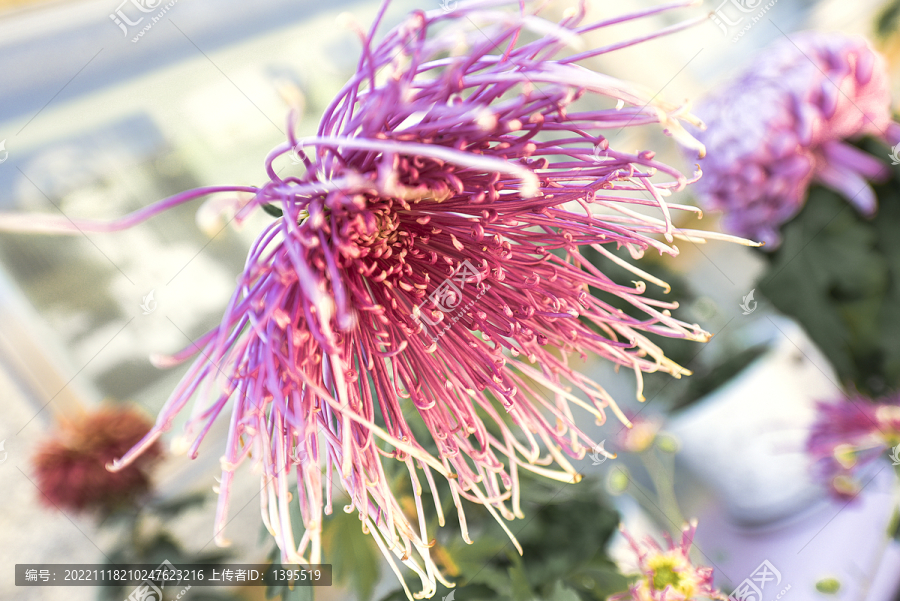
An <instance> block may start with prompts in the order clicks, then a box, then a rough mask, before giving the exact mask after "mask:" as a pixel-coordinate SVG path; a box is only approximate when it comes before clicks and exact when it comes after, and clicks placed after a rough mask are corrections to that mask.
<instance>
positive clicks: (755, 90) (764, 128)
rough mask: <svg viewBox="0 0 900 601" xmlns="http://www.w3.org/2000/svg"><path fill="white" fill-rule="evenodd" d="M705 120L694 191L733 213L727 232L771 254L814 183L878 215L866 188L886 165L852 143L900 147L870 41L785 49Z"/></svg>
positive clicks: (714, 105)
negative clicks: (875, 140) (871, 140)
mask: <svg viewBox="0 0 900 601" xmlns="http://www.w3.org/2000/svg"><path fill="white" fill-rule="evenodd" d="M697 114H698V115H700V117H701V118H703V119H704V121H705V122H706V125H707V128H706V131H704V132H702V133H701V134H699V135H698V136H697V137H698V139H699V140H700V141H701V142H703V143H704V144H705V145H706V148H707V150H708V151H709V156H708V157H706V159H705V160H703V161H701V163H700V166H701V168H702V169H703V178H702V179H701V180H700V182H699V183H698V185H697V186H696V188H695V191H696V192H697V194H698V196H699V198H700V200H701V202H702V203H703V204H704V205H705V206H707V207H709V208H711V209H717V210H721V211H722V212H723V213H724V226H725V228H726V229H727V230H729V231H732V232H734V233H736V234H738V235H740V236H746V237H749V238H752V239H754V240H759V241H762V242H765V243H766V244H767V245H769V246H770V247H777V246H778V244H779V243H780V236H779V227H780V226H781V225H782V224H783V223H785V222H787V221H789V220H790V219H791V218H792V217H793V216H794V215H796V214H797V213H798V212H799V211H800V208H801V207H802V206H803V203H804V201H805V199H806V191H807V188H808V187H809V185H810V183H811V182H813V181H818V182H821V183H823V184H825V185H827V186H829V187H831V188H834V189H835V190H837V191H839V192H840V193H841V194H842V195H843V196H845V197H846V198H847V199H848V200H849V201H850V203H851V204H852V205H853V206H854V207H856V209H857V210H859V211H860V212H861V213H862V214H864V215H872V214H873V213H874V212H875V210H876V209H877V202H876V199H875V194H874V192H873V191H872V189H871V188H870V187H869V185H868V184H867V183H866V180H867V179H870V180H878V179H879V178H882V177H886V176H887V175H888V173H889V172H888V169H887V164H886V162H885V161H884V160H878V159H876V158H875V157H873V156H871V155H869V154H867V153H864V152H862V151H860V150H859V149H857V148H855V147H853V146H851V145H849V144H847V143H846V142H845V140H848V139H854V138H858V137H860V136H863V135H874V136H879V137H882V138H883V139H885V140H886V141H888V142H889V143H890V144H892V145H893V144H896V143H900V126H898V125H897V124H895V123H893V122H892V121H891V95H890V79H889V77H888V72H887V68H886V66H885V62H884V59H883V58H882V57H881V56H880V55H879V54H877V53H876V52H875V51H874V50H872V48H871V47H870V46H869V45H868V43H867V42H866V41H865V40H864V39H862V38H856V37H848V36H844V35H840V34H825V33H803V34H798V35H795V36H793V37H792V38H791V39H790V40H787V39H785V40H781V41H780V42H778V43H776V44H775V45H773V46H772V47H771V48H769V49H767V50H766V51H765V52H760V53H758V54H757V55H755V56H754V59H753V62H752V64H751V65H750V67H749V68H748V70H747V71H746V72H744V73H743V74H742V75H740V76H739V77H738V78H737V79H736V80H735V81H734V82H732V83H731V84H729V85H727V86H726V87H725V88H723V89H722V90H721V91H719V92H717V93H715V94H714V95H713V96H711V97H710V98H708V99H706V100H705V101H704V102H703V103H702V104H701V105H699V106H698V108H697ZM886 158H887V157H885V159H886Z"/></svg>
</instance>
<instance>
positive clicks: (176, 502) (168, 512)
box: [147, 492, 209, 518]
mask: <svg viewBox="0 0 900 601" xmlns="http://www.w3.org/2000/svg"><path fill="white" fill-rule="evenodd" d="M208 498H209V495H208V494H207V493H205V492H195V493H190V494H186V495H182V496H180V497H175V498H174V499H169V500H166V501H161V502H157V503H154V504H152V505H150V506H148V507H147V509H149V510H150V511H153V512H154V513H156V514H158V515H159V516H160V517H166V518H173V517H175V516H177V515H178V514H179V513H181V512H183V511H187V510H188V509H191V508H193V507H199V506H201V505H203V503H205V502H206V500H207V499H208Z"/></svg>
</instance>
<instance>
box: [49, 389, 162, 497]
mask: <svg viewBox="0 0 900 601" xmlns="http://www.w3.org/2000/svg"><path fill="white" fill-rule="evenodd" d="M151 426H152V423H151V422H150V421H149V420H148V419H147V418H146V417H144V416H143V415H141V414H140V413H138V412H137V411H135V410H134V409H130V408H128V407H115V406H108V407H101V408H99V409H97V410H95V411H91V412H88V413H85V414H84V415H81V416H79V417H77V418H75V419H66V420H63V421H61V423H60V424H59V426H58V427H57V428H56V429H55V430H54V431H53V433H52V435H51V437H50V438H48V439H47V440H46V441H44V442H43V443H41V445H40V446H39V447H38V449H37V451H36V452H35V455H34V457H33V458H32V464H33V465H34V470H35V477H36V480H37V487H38V489H40V491H41V493H42V497H41V499H42V501H43V502H44V503H46V504H47V505H49V506H52V507H55V508H57V509H61V510H70V511H75V512H84V511H101V512H106V511H111V510H113V509H117V508H122V507H128V506H129V505H131V504H133V503H135V502H136V501H137V500H138V499H140V497H142V496H143V495H145V494H146V493H147V492H148V491H149V490H150V475H149V468H150V466H151V465H152V464H153V462H154V460H155V459H157V458H159V457H160V456H161V455H162V448H161V446H160V444H159V443H154V444H152V445H150V446H149V447H148V448H147V449H146V451H145V452H144V453H143V454H142V455H141V457H140V458H139V459H138V461H135V462H134V463H132V464H131V465H129V466H128V467H126V468H125V469H123V470H120V471H119V472H116V473H110V472H109V471H108V470H107V469H106V465H107V464H108V463H109V462H110V461H114V460H115V459H117V458H119V457H121V456H122V454H123V453H125V452H127V451H128V449H130V448H131V447H133V446H134V445H135V444H137V443H138V442H139V441H140V440H141V439H142V438H143V437H144V436H145V435H146V434H147V432H149V431H150V427H151Z"/></svg>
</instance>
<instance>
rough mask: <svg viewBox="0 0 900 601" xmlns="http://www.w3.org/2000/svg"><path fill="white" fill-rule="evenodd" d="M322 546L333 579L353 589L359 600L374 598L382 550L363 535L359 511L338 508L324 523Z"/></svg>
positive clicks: (368, 537)
mask: <svg viewBox="0 0 900 601" xmlns="http://www.w3.org/2000/svg"><path fill="white" fill-rule="evenodd" d="M322 545H323V548H324V550H325V556H326V559H327V563H330V564H332V568H333V570H334V572H333V577H334V581H335V582H336V583H338V584H341V585H343V586H349V587H350V588H352V589H353V590H354V591H355V592H356V595H357V598H359V599H360V600H367V599H369V598H371V596H372V591H374V590H375V583H376V582H378V576H379V574H380V571H381V570H380V568H381V557H382V556H381V552H380V551H379V549H378V547H377V546H376V544H375V541H373V540H372V539H371V537H370V536H368V535H365V534H363V532H362V526H361V522H360V521H359V518H358V516H357V514H356V513H349V514H348V513H344V512H343V511H337V512H335V514H334V515H332V516H331V517H330V518H327V519H326V520H325V523H324V524H323V525H322Z"/></svg>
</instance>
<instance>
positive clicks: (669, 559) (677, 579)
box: [647, 551, 697, 599]
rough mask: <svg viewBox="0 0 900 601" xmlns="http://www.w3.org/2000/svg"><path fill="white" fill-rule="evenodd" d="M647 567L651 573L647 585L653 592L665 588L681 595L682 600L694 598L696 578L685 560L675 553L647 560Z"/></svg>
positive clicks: (671, 552)
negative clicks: (669, 588)
mask: <svg viewBox="0 0 900 601" xmlns="http://www.w3.org/2000/svg"><path fill="white" fill-rule="evenodd" d="M647 567H649V568H650V570H651V571H652V572H653V578H648V581H649V582H648V584H649V585H650V587H651V588H652V589H653V590H654V591H662V590H663V589H665V588H666V587H667V586H671V587H672V588H673V589H674V590H676V591H678V592H679V593H681V594H682V595H683V596H684V597H683V598H684V599H690V598H692V597H693V596H694V593H695V592H696V589H697V578H696V577H695V575H694V571H693V569H692V567H691V565H690V563H688V562H687V561H686V560H685V558H684V557H683V556H682V555H681V554H680V553H678V552H677V551H670V552H668V553H664V554H659V555H656V556H654V557H650V558H649V559H648V560H647Z"/></svg>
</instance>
